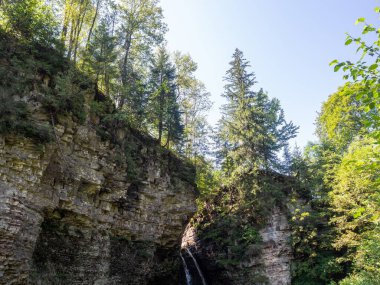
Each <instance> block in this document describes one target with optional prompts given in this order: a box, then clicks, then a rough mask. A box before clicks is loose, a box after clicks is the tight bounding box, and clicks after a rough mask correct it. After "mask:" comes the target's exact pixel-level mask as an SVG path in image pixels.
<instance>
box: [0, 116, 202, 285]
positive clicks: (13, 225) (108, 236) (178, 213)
mask: <svg viewBox="0 0 380 285" xmlns="http://www.w3.org/2000/svg"><path fill="white" fill-rule="evenodd" d="M60 121H61V122H64V123H61V124H56V125H55V140H54V142H52V143H50V144H47V145H43V146H42V145H38V144H35V143H33V142H32V141H31V140H27V139H24V138H21V137H15V136H5V137H0V284H28V282H30V283H31V284H97V285H100V284H107V285H108V284H177V283H178V274H177V272H178V269H179V266H180V264H179V262H178V250H179V245H180V238H181V235H182V233H183V230H184V227H185V225H186V224H187V222H188V220H189V218H190V217H191V216H192V214H193V213H194V212H195V210H196V208H195V198H196V192H195V188H194V185H193V182H192V178H193V177H194V171H193V169H192V167H191V165H187V164H186V163H184V162H182V161H180V160H178V159H177V158H175V157H174V156H173V155H172V154H170V153H168V152H165V151H162V150H161V149H159V148H158V147H157V146H156V145H155V144H154V143H152V142H149V141H144V139H143V138H141V137H139V136H138V135H137V134H133V133H132V132H121V133H120V134H119V139H121V140H123V141H124V142H125V143H124V148H125V149H129V152H128V151H127V152H125V151H124V150H121V148H120V146H118V145H113V144H111V143H109V142H108V141H102V140H101V139H100V138H99V137H98V136H97V135H96V132H95V131H94V130H93V129H92V128H91V127H90V126H83V125H78V124H76V123H73V122H72V121H71V120H70V119H65V120H60ZM131 157H132V158H133V159H131ZM132 161H133V162H132Z"/></svg>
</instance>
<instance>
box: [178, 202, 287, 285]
mask: <svg viewBox="0 0 380 285" xmlns="http://www.w3.org/2000/svg"><path fill="white" fill-rule="evenodd" d="M259 234H260V238H261V242H260V243H259V244H253V245H251V246H248V251H250V252H251V253H250V252H246V253H245V256H246V257H245V258H244V259H242V260H241V261H240V262H239V263H238V264H235V265H228V264H226V265H223V264H218V263H217V262H216V259H217V256H218V255H220V252H218V251H215V248H214V246H213V241H211V242H210V241H204V240H202V239H200V238H199V237H198V236H197V233H196V230H195V229H194V228H193V227H191V226H188V227H187V228H186V231H185V233H184V236H183V239H182V245H181V247H182V248H183V249H185V248H189V249H191V250H192V252H193V253H194V255H195V256H196V257H197V259H198V262H199V263H200V265H201V266H202V269H203V272H204V274H205V275H206V276H207V279H208V284H209V285H218V284H226V285H227V284H229V285H235V284H236V285H250V284H258V285H259V284H261V285H290V284H291V268H290V266H291V261H292V257H293V254H292V248H291V244H290V238H291V230H290V227H289V223H288V217H287V215H286V214H285V212H284V211H283V210H281V209H279V208H278V207H275V208H273V210H272V211H271V213H270V215H269V217H268V219H267V223H266V225H265V226H264V227H263V228H262V229H261V230H260V231H259ZM226 251H228V249H226ZM184 252H185V251H184ZM192 271H193V272H192V273H193V274H194V275H196V274H197V273H196V272H195V271H194V270H192Z"/></svg>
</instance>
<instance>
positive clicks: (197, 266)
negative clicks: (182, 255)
mask: <svg viewBox="0 0 380 285" xmlns="http://www.w3.org/2000/svg"><path fill="white" fill-rule="evenodd" d="M186 251H187V253H188V254H189V255H190V257H191V258H192V259H193V261H194V264H195V267H196V268H197V270H198V274H199V276H200V277H201V279H202V284H203V285H207V283H206V280H205V278H204V276H203V274H202V271H201V269H200V268H199V265H198V262H197V260H196V259H195V257H194V256H193V254H192V253H191V251H190V250H189V249H188V248H186Z"/></svg>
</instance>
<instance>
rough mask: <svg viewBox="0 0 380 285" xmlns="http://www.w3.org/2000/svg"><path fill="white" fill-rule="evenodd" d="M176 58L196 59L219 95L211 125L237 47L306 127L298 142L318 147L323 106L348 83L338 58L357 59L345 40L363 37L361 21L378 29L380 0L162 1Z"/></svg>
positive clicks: (268, 88) (214, 93)
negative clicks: (336, 63) (336, 62)
mask: <svg viewBox="0 0 380 285" xmlns="http://www.w3.org/2000/svg"><path fill="white" fill-rule="evenodd" d="M161 5H162V7H163V9H164V16H165V21H166V23H167V24H168V27H169V32H168V34H167V40H168V47H169V49H170V50H171V51H174V50H180V51H181V52H184V53H190V55H191V56H192V58H193V59H194V60H195V61H196V62H197V63H198V71H197V77H198V78H199V79H200V80H202V81H203V82H204V83H205V84H206V87H207V89H208V90H209V91H210V92H211V94H212V101H213V102H214V107H213V109H212V112H211V113H210V116H209V121H210V123H212V124H215V123H216V122H217V120H218V118H219V110H218V109H219V107H220V105H221V104H223V99H222V98H221V96H220V95H221V94H222V92H223V85H224V83H223V80H222V79H223V76H224V74H225V72H226V70H227V69H228V63H229V62H230V60H231V56H232V53H233V52H234V49H235V48H239V49H240V50H242V51H243V52H244V54H245V57H246V59H248V60H249V61H250V62H251V65H252V70H253V71H254V72H255V74H256V79H257V81H258V83H257V86H258V87H260V88H261V87H262V88H263V89H264V90H266V91H267V92H268V94H269V96H270V97H277V98H279V99H280V101H281V104H282V107H283V109H284V110H285V116H286V118H287V120H291V121H293V122H294V123H295V124H296V125H299V126H300V130H299V135H298V137H297V139H296V143H297V144H298V145H299V146H300V147H303V146H305V145H306V143H307V142H308V141H313V140H316V138H315V136H314V130H315V126H314V121H315V118H316V116H317V112H318V111H319V110H320V107H321V103H322V102H323V101H325V100H326V99H327V97H328V96H329V95H330V94H331V93H333V92H335V91H336V90H337V88H338V86H340V85H342V84H343V80H342V74H341V73H338V74H337V73H334V72H333V70H332V68H331V67H329V63H330V62H331V61H332V60H333V59H338V60H339V59H341V60H346V59H354V55H355V48H354V47H346V46H345V45H344V42H345V37H346V35H345V33H347V32H348V33H350V34H352V35H358V34H359V33H360V26H355V20H356V19H357V18H359V17H365V18H366V19H367V20H368V22H370V23H374V24H376V25H377V22H378V19H377V15H376V14H375V13H374V8H375V7H376V6H380V3H379V0H356V1H354V0H313V1H312V0H161Z"/></svg>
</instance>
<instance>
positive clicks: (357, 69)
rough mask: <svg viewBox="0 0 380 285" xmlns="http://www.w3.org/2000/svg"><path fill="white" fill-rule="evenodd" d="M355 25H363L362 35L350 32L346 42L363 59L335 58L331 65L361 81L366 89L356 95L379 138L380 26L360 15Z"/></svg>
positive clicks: (350, 77) (354, 79) (349, 76)
mask: <svg viewBox="0 0 380 285" xmlns="http://www.w3.org/2000/svg"><path fill="white" fill-rule="evenodd" d="M375 12H376V13H380V10H379V9H378V8H375ZM356 24H362V25H363V28H362V32H361V34H362V36H361V37H353V36H351V35H347V39H346V42H345V44H346V45H352V44H356V45H357V46H358V48H357V52H358V53H359V54H360V55H361V57H360V59H359V60H358V61H357V62H355V63H353V62H351V61H342V62H339V61H338V60H333V61H332V62H331V63H330V65H332V66H334V71H335V72H337V71H339V70H340V69H342V70H343V71H344V72H345V74H344V76H343V78H344V79H345V80H352V81H354V82H359V83H360V85H361V86H363V88H361V89H360V92H358V93H357V94H356V98H357V100H360V101H361V103H362V104H363V106H364V109H365V111H366V112H368V116H370V119H368V120H366V121H365V125H366V126H368V127H371V129H373V130H374V131H373V133H372V136H375V137H376V138H377V139H378V140H379V139H380V132H379V127H380V119H379V118H380V117H379V114H378V111H379V108H380V96H379V94H380V83H379V76H380V69H379V64H380V33H379V29H378V28H376V27H375V26H374V25H372V24H369V23H367V22H366V20H365V18H359V19H358V20H357V21H356ZM366 34H371V35H372V36H373V37H374V38H375V40H374V41H372V42H370V41H367V40H366V38H367V37H366V36H363V35H366Z"/></svg>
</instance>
